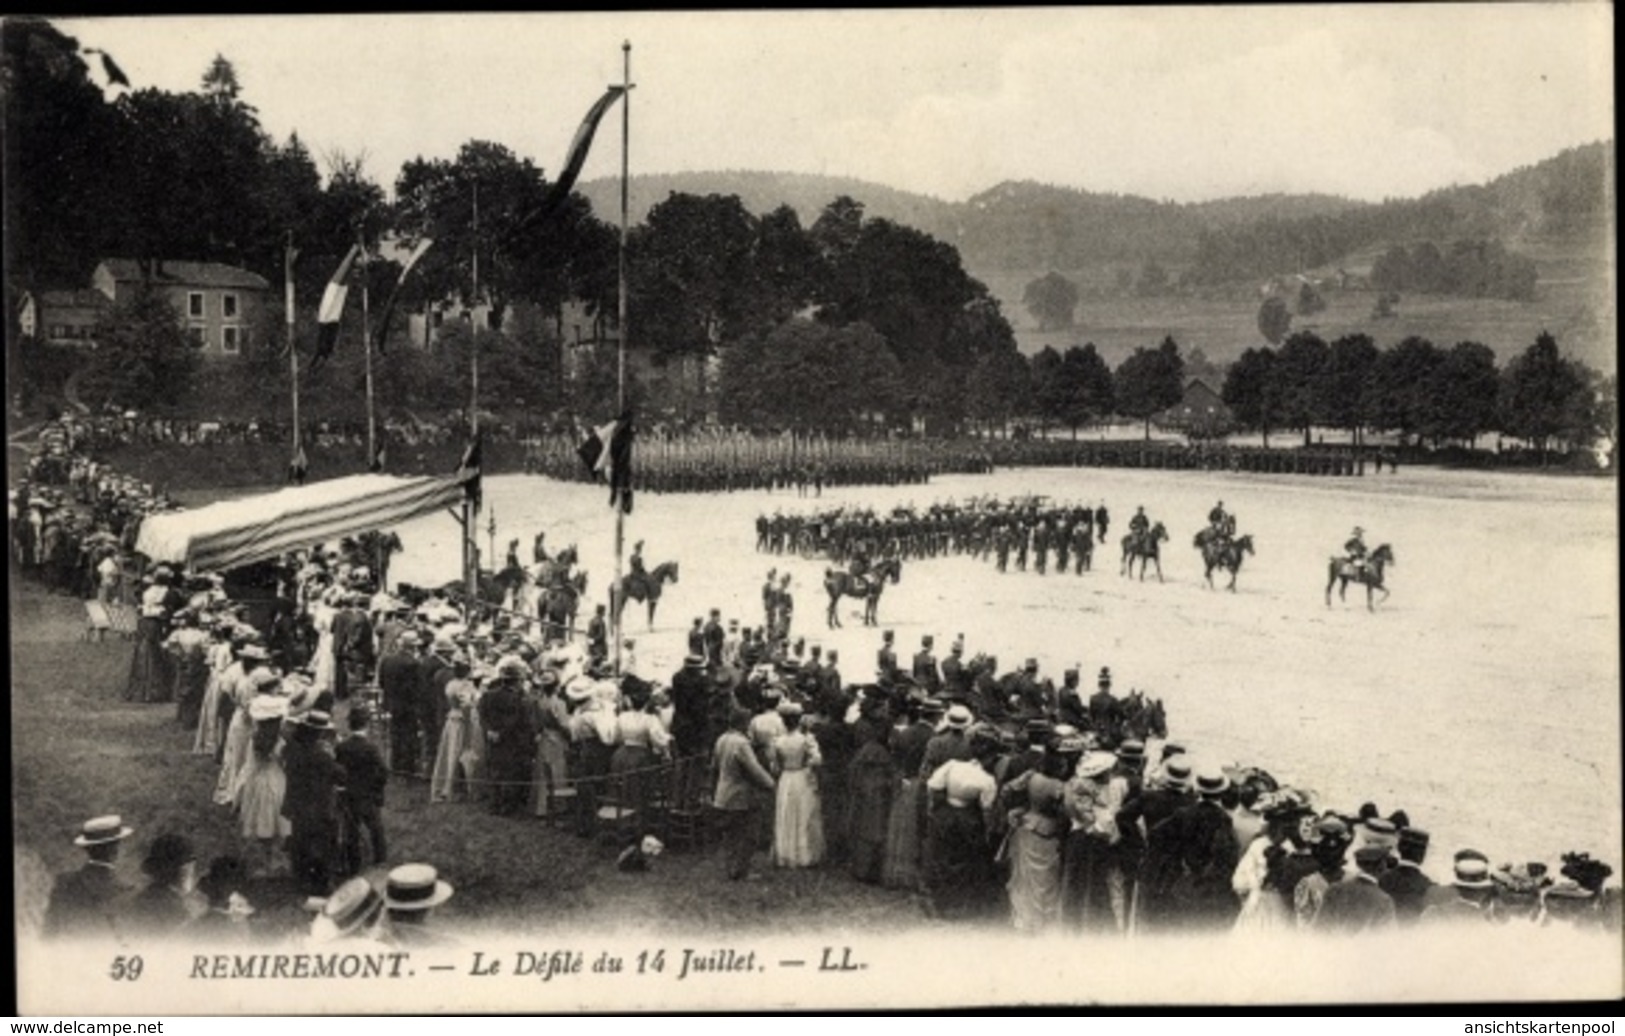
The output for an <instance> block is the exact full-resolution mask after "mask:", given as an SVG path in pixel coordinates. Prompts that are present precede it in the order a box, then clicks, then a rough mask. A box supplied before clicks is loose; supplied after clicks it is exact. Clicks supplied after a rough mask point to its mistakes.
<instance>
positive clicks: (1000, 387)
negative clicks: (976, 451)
mask: <svg viewBox="0 0 1625 1036" xmlns="http://www.w3.org/2000/svg"><path fill="white" fill-rule="evenodd" d="M1032 395H1033V382H1032V370H1031V368H1030V367H1028V365H1027V359H1026V357H1024V356H1022V355H1021V353H1020V352H1018V351H1017V350H1015V349H1006V350H1000V351H998V352H988V353H984V354H983V355H982V356H980V357H978V358H977V360H976V364H975V365H974V366H973V367H971V369H970V371H969V373H968V374H967V375H966V379H965V401H966V410H967V412H968V415H969V416H970V417H971V418H972V419H974V420H977V421H981V422H982V423H983V424H984V426H986V427H988V428H992V427H993V426H995V425H1000V426H1002V425H1005V424H1007V423H1008V422H1009V421H1010V420H1011V419H1012V418H1014V417H1017V416H1019V415H1021V414H1024V413H1027V412H1028V410H1029V409H1030V408H1031V406H1032Z"/></svg>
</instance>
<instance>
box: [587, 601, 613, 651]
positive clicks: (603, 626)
mask: <svg viewBox="0 0 1625 1036" xmlns="http://www.w3.org/2000/svg"><path fill="white" fill-rule="evenodd" d="M607 658H609V623H608V621H607V620H606V619H605V617H604V606H603V605H601V604H600V605H599V606H598V610H597V611H596V612H594V613H593V617H592V618H591V619H589V620H587V659H588V661H590V662H593V663H594V664H597V663H600V662H603V661H604V660H606V659H607Z"/></svg>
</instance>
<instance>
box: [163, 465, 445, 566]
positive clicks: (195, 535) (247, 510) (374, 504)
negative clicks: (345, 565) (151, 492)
mask: <svg viewBox="0 0 1625 1036" xmlns="http://www.w3.org/2000/svg"><path fill="white" fill-rule="evenodd" d="M462 500H463V483H462V482H461V481H460V480H458V479H455V478H429V477H426V476H425V477H418V478H397V477H395V476H393V475H351V476H349V477H347V478H335V479H329V480H327V481H325V482H315V483H311V484H310V485H305V486H293V487H290V488H288V489H282V490H278V491H277V492H275V493H265V494H262V495H259V496H251V497H243V498H242V499H239V500H225V501H222V502H220V503H218V504H210V505H209V506H207V507H199V508H197V509H196V510H191V511H173V512H167V513H162V514H154V515H150V516H148V517H147V519H146V520H145V521H143V522H142V523H141V531H140V533H139V535H138V536H137V537H136V544H135V549H136V550H137V551H138V552H140V553H142V554H145V555H146V556H147V557H148V558H149V559H151V560H152V561H154V562H167V563H169V564H173V565H179V566H182V567H184V568H185V569H187V570H188V571H192V572H217V571H223V570H226V569H232V568H240V567H242V566H243V565H252V564H253V563H254V562H256V561H265V560H267V559H270V558H274V557H277V556H279V555H281V554H285V553H287V552H288V551H290V550H299V549H302V548H305V547H310V546H313V545H315V544H317V543H332V542H336V541H337V540H339V539H341V538H342V537H344V536H351V535H355V534H358V533H363V532H368V531H371V530H375V529H386V528H389V527H391V526H394V525H399V524H400V523H401V522H404V521H406V520H407V519H410V518H415V517H417V516H418V515H421V514H427V513H429V512H430V511H437V510H439V509H440V508H442V507H454V506H456V505H458V504H460V503H462Z"/></svg>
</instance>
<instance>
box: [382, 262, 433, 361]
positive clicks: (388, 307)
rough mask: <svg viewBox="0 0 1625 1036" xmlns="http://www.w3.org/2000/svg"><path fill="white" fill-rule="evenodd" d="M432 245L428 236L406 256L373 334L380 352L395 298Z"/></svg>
mask: <svg viewBox="0 0 1625 1036" xmlns="http://www.w3.org/2000/svg"><path fill="white" fill-rule="evenodd" d="M432 247H434V239H433V238H428V237H426V238H424V239H423V240H422V241H419V242H418V245H417V247H416V248H414V249H412V254H411V255H409V256H407V257H406V265H404V266H402V267H401V275H400V276H399V277H397V278H395V287H393V288H391V289H390V292H389V298H388V299H387V300H385V302H384V311H383V313H382V314H381V315H380V316H379V317H378V330H377V331H374V332H373V335H372V345H373V348H374V349H377V350H378V352H379V353H380V354H381V353H383V351H384V341H385V339H387V338H388V337H389V318H390V317H391V316H393V315H394V313H395V300H396V299H398V298H399V297H400V294H401V287H402V285H404V284H405V283H406V276H407V274H409V273H411V272H412V267H414V266H416V265H417V264H418V260H419V259H422V258H423V253H424V252H427V251H428V250H429V249H430V248H432Z"/></svg>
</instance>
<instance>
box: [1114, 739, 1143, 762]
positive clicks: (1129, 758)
mask: <svg viewBox="0 0 1625 1036" xmlns="http://www.w3.org/2000/svg"><path fill="white" fill-rule="evenodd" d="M1117 758H1119V759H1121V760H1123V761H1124V762H1126V763H1138V762H1142V761H1144V759H1145V744H1144V743H1143V742H1141V741H1136V740H1134V739H1133V738H1130V739H1129V740H1127V741H1124V742H1123V743H1122V744H1120V745H1118V746H1117Z"/></svg>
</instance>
